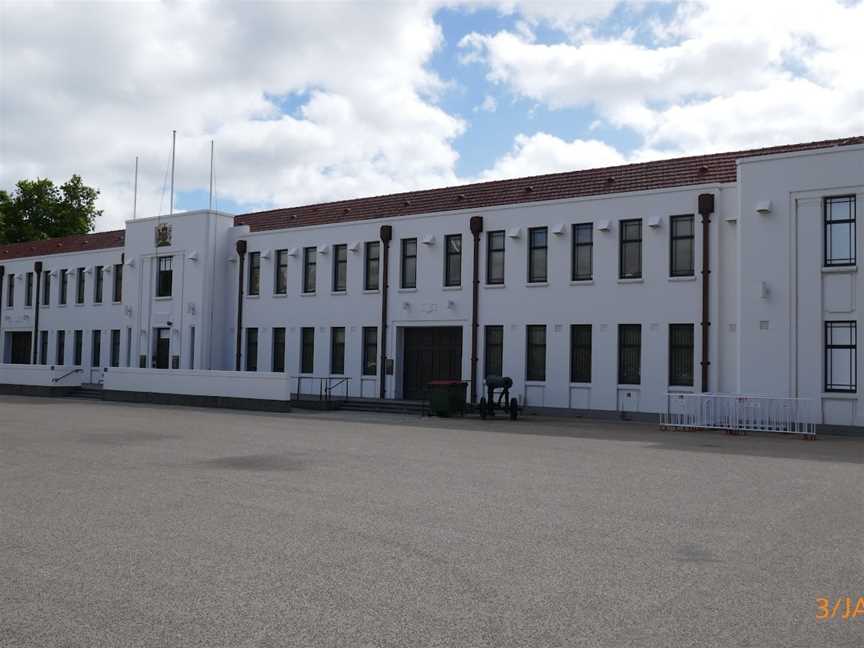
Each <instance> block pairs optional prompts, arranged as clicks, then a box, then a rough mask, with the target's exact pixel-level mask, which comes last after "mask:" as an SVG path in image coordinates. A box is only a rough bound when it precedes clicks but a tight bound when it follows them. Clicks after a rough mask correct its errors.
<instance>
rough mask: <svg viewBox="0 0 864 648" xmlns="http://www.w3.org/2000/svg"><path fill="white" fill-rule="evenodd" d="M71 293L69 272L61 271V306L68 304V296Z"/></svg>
mask: <svg viewBox="0 0 864 648" xmlns="http://www.w3.org/2000/svg"><path fill="white" fill-rule="evenodd" d="M68 292H69V271H68V270H65V269H64V270H61V271H60V296H59V298H58V301H59V302H60V304H63V305H65V304H66V294H67V293H68Z"/></svg>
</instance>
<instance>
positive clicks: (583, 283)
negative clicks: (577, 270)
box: [570, 279, 594, 286]
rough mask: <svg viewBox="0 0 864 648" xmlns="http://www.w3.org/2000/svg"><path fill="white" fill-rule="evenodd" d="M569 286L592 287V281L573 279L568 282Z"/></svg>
mask: <svg viewBox="0 0 864 648" xmlns="http://www.w3.org/2000/svg"><path fill="white" fill-rule="evenodd" d="M570 285H571V286H593V285H594V280H593V279H574V280H572V281H571V282H570Z"/></svg>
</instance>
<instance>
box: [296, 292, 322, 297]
mask: <svg viewBox="0 0 864 648" xmlns="http://www.w3.org/2000/svg"><path fill="white" fill-rule="evenodd" d="M300 296H301V297H317V296H318V291H317V290H316V291H314V292H301V293H300Z"/></svg>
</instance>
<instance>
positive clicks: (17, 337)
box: [8, 332, 33, 364]
mask: <svg viewBox="0 0 864 648" xmlns="http://www.w3.org/2000/svg"><path fill="white" fill-rule="evenodd" d="M8 336H9V337H8V339H9V362H10V363H12V364H30V359H31V358H30V354H31V353H32V344H33V334H32V333H29V332H28V333H8Z"/></svg>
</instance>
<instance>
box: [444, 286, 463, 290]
mask: <svg viewBox="0 0 864 648" xmlns="http://www.w3.org/2000/svg"><path fill="white" fill-rule="evenodd" d="M441 290H462V286H441Z"/></svg>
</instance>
